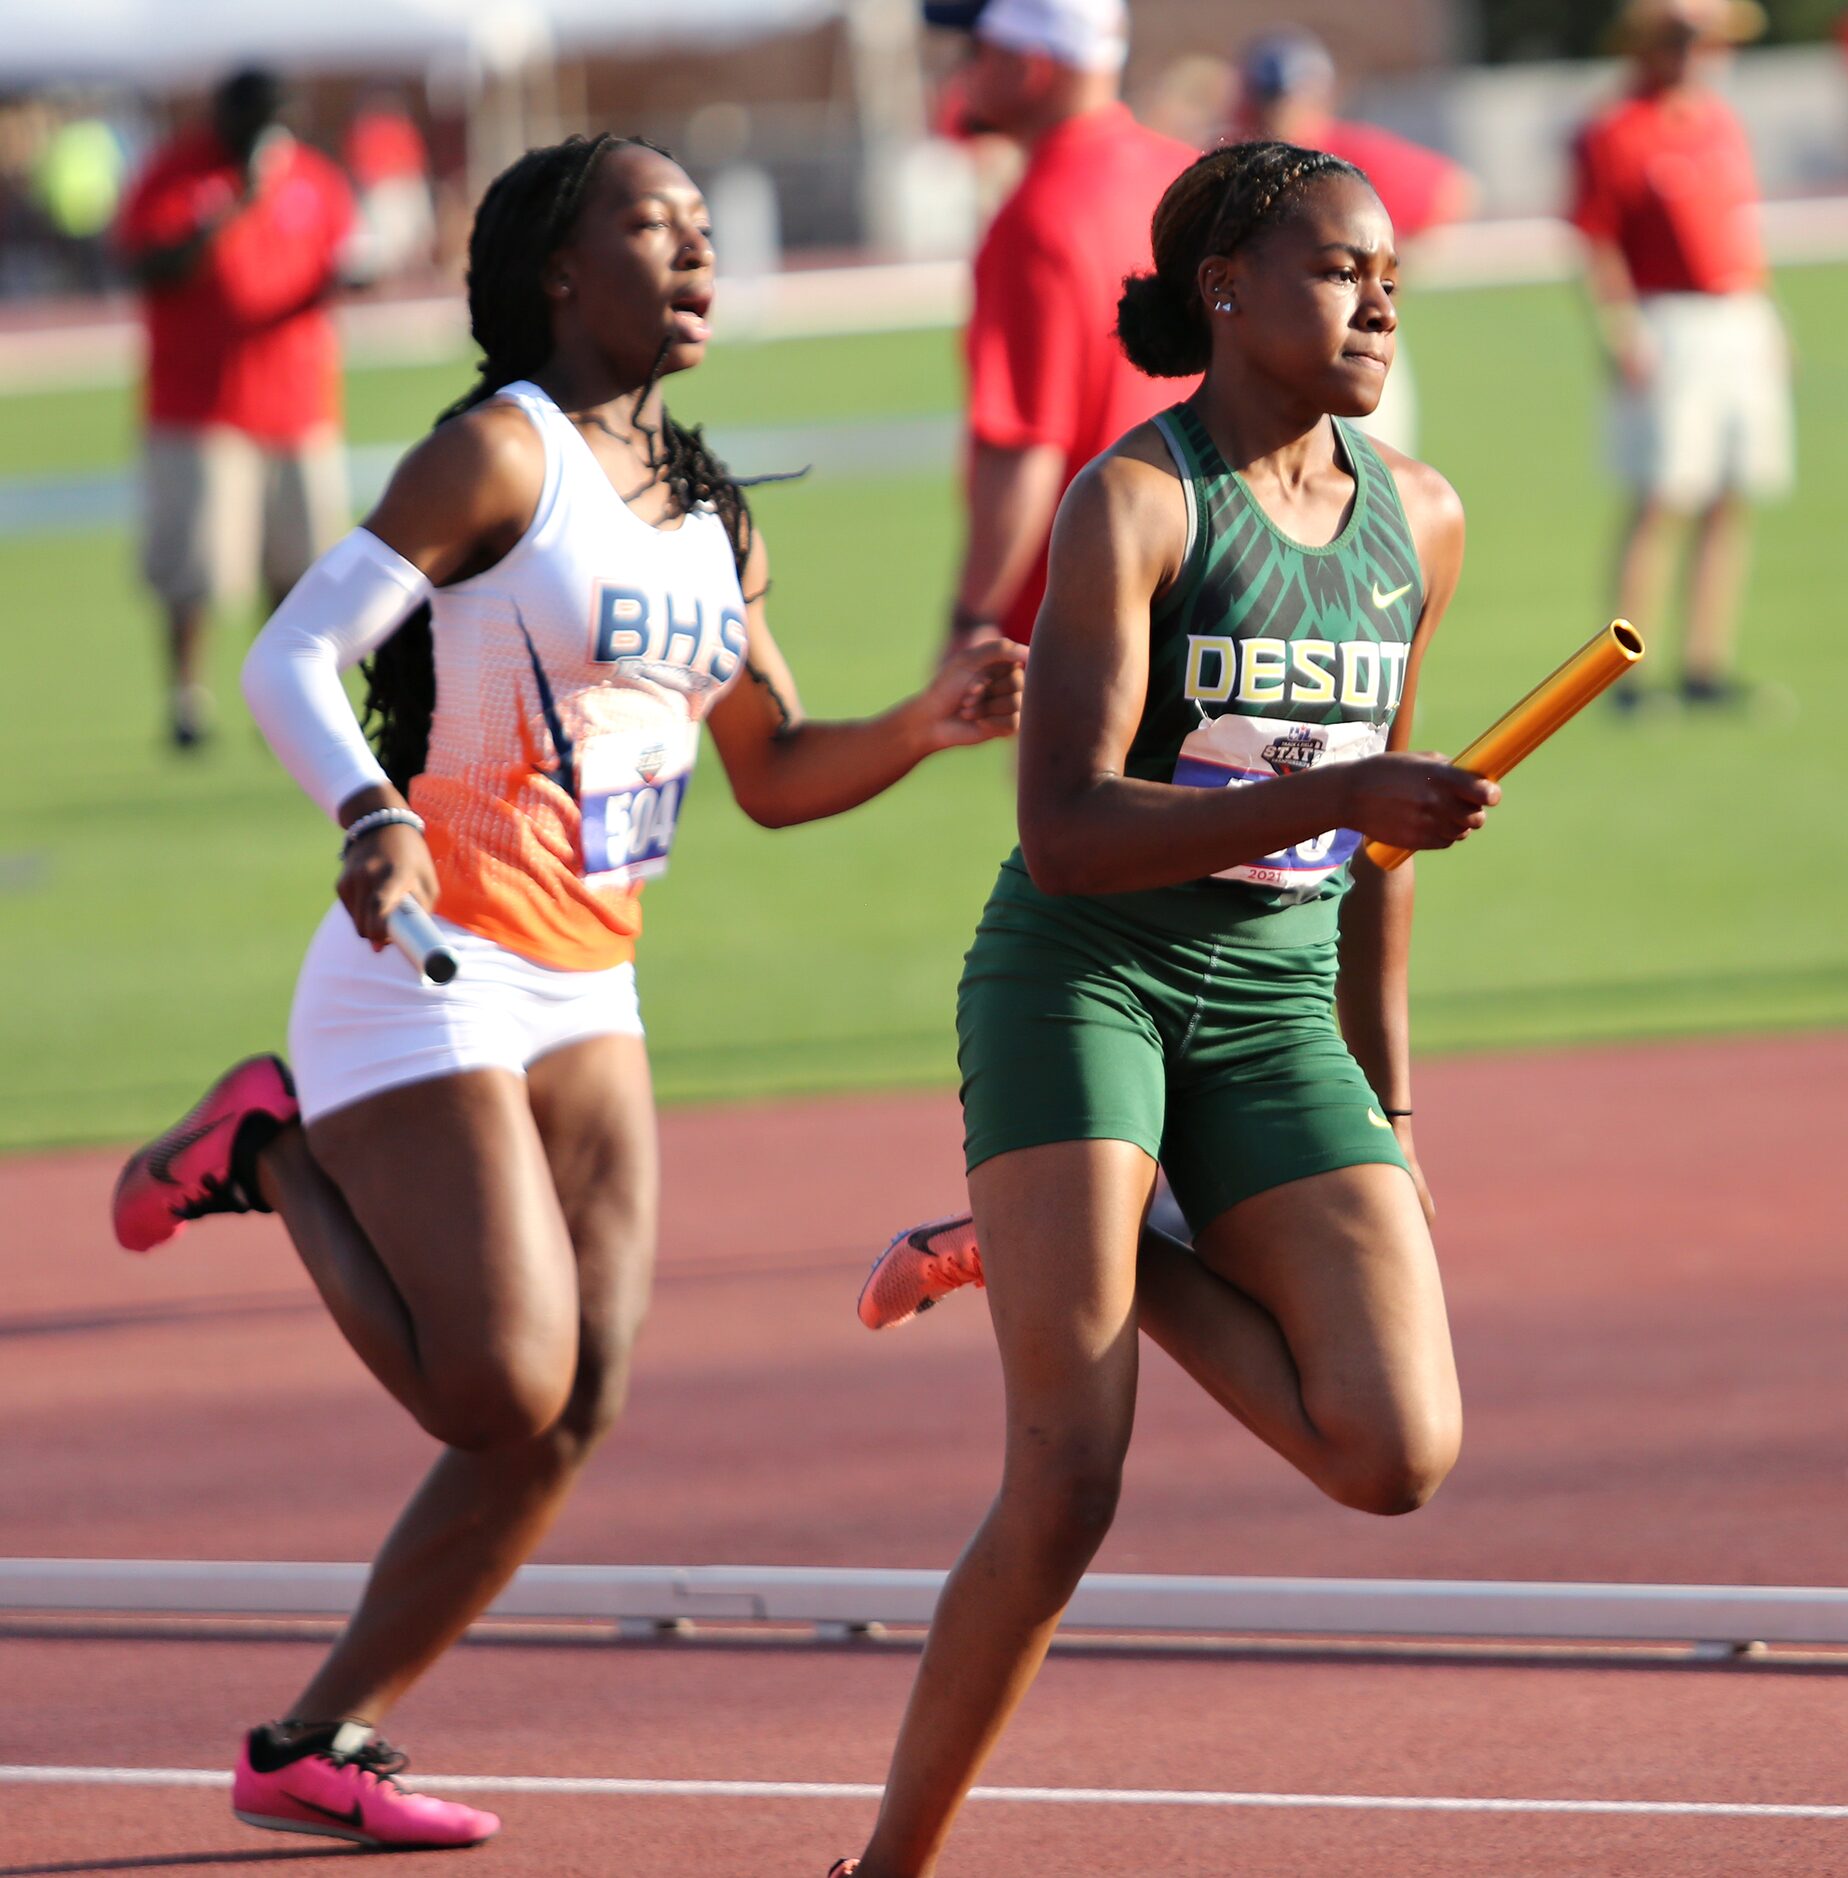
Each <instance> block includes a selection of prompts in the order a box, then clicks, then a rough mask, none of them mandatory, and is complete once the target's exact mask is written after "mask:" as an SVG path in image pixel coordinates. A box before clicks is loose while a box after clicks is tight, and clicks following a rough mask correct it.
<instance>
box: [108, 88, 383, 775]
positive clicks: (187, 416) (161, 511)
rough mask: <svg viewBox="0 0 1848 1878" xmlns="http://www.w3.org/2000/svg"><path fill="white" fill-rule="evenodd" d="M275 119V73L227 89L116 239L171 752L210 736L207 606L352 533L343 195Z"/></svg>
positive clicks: (278, 586) (168, 154)
mask: <svg viewBox="0 0 1848 1878" xmlns="http://www.w3.org/2000/svg"><path fill="white" fill-rule="evenodd" d="M281 107H282V93H281V87H280V84H279V82H278V81H277V79H276V78H275V77H274V76H273V75H272V74H270V73H268V72H265V71H259V70H249V71H242V72H239V73H237V74H235V75H234V76H233V77H231V78H228V79H226V80H225V82H224V83H223V84H221V85H220V86H219V87H218V89H217V91H216V92H215V93H214V94H213V98H212V108H211V114H210V118H209V121H207V122H206V123H203V124H199V125H196V126H193V127H191V128H188V129H186V130H183V131H182V132H180V134H179V135H178V136H176V137H174V138H173V139H172V140H171V141H170V142H169V143H168V144H166V145H165V146H164V147H163V148H162V149H160V150H158V151H156V152H155V154H154V156H153V158H152V159H151V161H150V162H149V164H148V167H147V168H146V170H145V171H144V172H143V173H142V175H141V177H140V178H139V179H138V181H137V182H136V183H135V185H134V187H133V189H132V190H131V191H130V193H129V197H128V200H127V202H126V203H125V204H124V205H123V209H122V214H121V218H120V220H119V221H118V222H117V225H116V242H117V245H118V247H119V248H120V250H121V252H122V254H123V256H124V258H125V260H126V261H127V263H128V266H129V268H130V269H131V271H132V273H133V275H134V278H135V280H136V282H137V284H138V285H139V286H140V288H141V293H142V316H143V320H144V322H145V324H146V327H147V347H148V362H147V381H146V391H145V403H144V415H145V419H146V423H147V444H146V477H147V489H146V502H145V508H144V527H145V535H144V540H143V548H142V572H143V574H144V575H145V576H146V578H147V581H148V584H149V585H150V586H151V587H152V588H153V589H154V591H155V593H156V594H157V595H158V596H159V599H160V601H161V604H162V606H163V607H164V609H165V613H166V624H167V635H168V648H169V656H170V664H171V677H172V694H171V710H170V718H169V727H170V730H171V733H172V737H173V741H174V743H175V744H176V745H177V746H179V747H180V748H181V749H188V748H191V747H193V746H195V745H197V744H198V743H199V742H200V741H201V740H202V738H203V737H204V736H205V734H206V732H207V729H208V712H209V708H210V697H209V694H208V692H207V690H206V688H205V684H204V662H203V636H204V628H205V624H206V620H207V617H208V615H209V612H210V609H211V607H212V605H213V604H214V603H216V602H223V601H228V600H239V599H244V598H247V597H248V596H249V594H250V592H251V591H252V589H253V588H254V586H255V584H256V576H257V575H258V573H259V572H260V573H261V575H262V578H263V582H264V585H265V587H266V588H267V590H268V597H269V600H270V603H271V604H272V606H273V605H275V604H276V603H277V602H279V601H280V600H281V598H282V596H283V595H284V594H285V593H287V592H288V590H289V589H290V588H291V587H292V586H293V585H294V584H295V582H296V581H297V580H298V579H299V578H300V576H301V575H302V574H303V573H304V572H305V571H306V569H307V568H308V565H309V563H310V562H312V561H313V560H314V559H315V558H316V557H317V556H318V555H319V554H321V553H323V552H324V551H325V550H326V549H327V548H329V547H331V546H332V545H333V544H334V542H335V541H337V540H338V539H339V538H340V536H341V535H342V534H343V533H344V532H345V530H346V528H347V526H348V522H349V516H348V500H347V489H346V472H345V466H344V458H343V454H342V447H341V439H340V428H339V427H340V357H339V348H338V344H337V341H336V338H335V333H334V325H333V320H332V317H331V315H330V313H329V311H328V305H327V302H328V297H329V295H330V294H331V292H332V291H333V289H334V286H335V284H336V280H337V276H338V271H339V263H340V255H341V252H342V249H343V247H344V245H345V243H346V240H347V236H348V233H349V231H350V229H351V226H352V221H353V204H352V197H351V195H350V194H349V192H348V189H347V185H346V182H345V180H344V179H343V178H342V176H341V174H340V172H339V170H338V169H337V168H336V167H335V166H334V164H332V163H331V162H329V161H328V159H327V158H326V157H323V156H322V155H320V154H319V153H318V152H317V151H314V150H311V149H309V148H308V147H307V146H306V145H304V144H301V143H299V142H297V141H296V139H295V138H294V137H293V136H291V135H290V133H289V132H288V131H287V130H286V129H285V128H284V127H283V125H282V123H281V121H280V114H281Z"/></svg>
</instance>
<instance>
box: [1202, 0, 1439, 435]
mask: <svg viewBox="0 0 1848 1878" xmlns="http://www.w3.org/2000/svg"><path fill="white" fill-rule="evenodd" d="M1337 83H1338V80H1337V74H1336V71H1335V61H1334V59H1333V57H1332V56H1331V54H1330V53H1329V50H1328V48H1327V47H1326V46H1325V45H1323V44H1322V42H1321V40H1319V39H1318V38H1316V36H1315V35H1314V34H1313V33H1309V32H1303V31H1301V30H1299V29H1296V28H1292V29H1290V30H1289V31H1286V32H1279V33H1267V34H1265V35H1264V36H1263V37H1262V38H1261V39H1254V40H1253V41H1252V42H1251V44H1250V45H1248V46H1247V47H1246V48H1245V50H1244V52H1243V54H1242V55H1241V57H1240V59H1239V94H1238V100H1237V106H1236V109H1235V111H1234V114H1233V120H1232V124H1231V126H1230V129H1229V132H1228V134H1229V135H1231V136H1233V137H1275V138H1277V139H1279V140H1280V141H1281V142H1283V143H1293V144H1298V145H1300V146H1301V147H1302V148H1303V149H1305V150H1326V151H1328V152H1329V153H1330V154H1331V155H1334V156H1338V157H1340V158H1342V159H1343V160H1344V161H1346V162H1349V163H1352V164H1354V165H1355V166H1356V167H1357V168H1359V169H1362V170H1365V171H1366V173H1367V179H1368V181H1370V182H1371V183H1372V184H1373V187H1374V189H1375V191H1376V192H1377V193H1378V195H1379V198H1380V201H1381V202H1382V203H1383V204H1384V205H1385V209H1386V213H1387V214H1388V215H1389V216H1390V217H1391V218H1392V228H1393V233H1394V235H1395V236H1396V237H1397V238H1398V242H1399V258H1400V261H1401V263H1403V262H1404V261H1405V258H1406V254H1407V251H1408V250H1409V248H1410V247H1411V245H1412V244H1413V243H1414V242H1416V241H1417V239H1418V237H1419V236H1420V235H1422V234H1423V233H1424V232H1425V231H1426V230H1427V229H1431V228H1436V227H1437V226H1438V225H1439V224H1440V223H1443V222H1453V221H1460V220H1462V219H1463V218H1464V217H1465V216H1467V215H1468V214H1469V213H1470V212H1471V210H1472V209H1473V208H1474V206H1475V201H1476V185H1475V183H1474V182H1473V181H1472V180H1471V178H1470V175H1469V172H1468V171H1467V170H1465V169H1464V168H1463V167H1462V165H1461V164H1458V163H1453V162H1452V161H1451V160H1450V159H1449V158H1448V157H1447V156H1445V155H1443V154H1442V153H1441V152H1440V151H1436V150H1429V149H1426V148H1425V146H1424V145H1423V144H1419V143H1413V142H1412V141H1411V140H1410V139H1409V138H1407V137H1398V136H1395V135H1394V134H1393V133H1392V132H1391V131H1389V130H1382V129H1381V128H1380V127H1379V126H1378V125H1377V124H1362V123H1357V122H1351V121H1348V120H1344V119H1341V118H1338V117H1336V116H1335V114H1334V105H1335V94H1336V89H1337ZM1361 427H1362V428H1363V429H1364V430H1366V431H1367V432H1368V433H1369V434H1370V435H1372V436H1375V437H1378V438H1379V439H1380V440H1381V441H1382V442H1383V443H1389V444H1391V445H1392V446H1393V447H1394V448H1395V449H1399V450H1404V451H1406V452H1407V453H1408V454H1412V455H1415V454H1416V453H1417V447H1418V400H1417V392H1416V388H1415V384H1414V380H1413V377H1412V369H1411V360H1410V358H1409V357H1408V356H1407V351H1406V344H1405V335H1404V333H1403V332H1401V333H1400V335H1399V338H1398V346H1397V351H1396V352H1395V354H1394V357H1393V364H1392V370H1391V372H1389V373H1388V374H1387V378H1386V392H1385V395H1384V396H1383V397H1382V398H1381V399H1380V402H1379V407H1378V409H1376V410H1375V411H1374V413H1373V415H1372V416H1371V417H1368V418H1363V419H1361Z"/></svg>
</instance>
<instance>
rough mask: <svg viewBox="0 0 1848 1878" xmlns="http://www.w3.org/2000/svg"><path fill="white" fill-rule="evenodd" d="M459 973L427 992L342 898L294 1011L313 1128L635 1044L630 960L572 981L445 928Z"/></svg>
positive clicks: (310, 959) (312, 955)
mask: <svg viewBox="0 0 1848 1878" xmlns="http://www.w3.org/2000/svg"><path fill="white" fill-rule="evenodd" d="M436 923H437V924H438V925H439V926H440V927H441V928H442V929H443V932H444V934H445V936H446V937H447V938H448V940H449V944H450V946H451V948H452V949H453V950H454V952H455V955H456V958H457V960H458V961H459V963H460V967H461V969H460V970H459V971H458V972H457V973H456V976H455V977H454V979H453V980H451V982H450V983H448V984H446V985H433V984H430V983H428V982H427V981H426V980H425V979H424V978H423V976H422V975H421V974H420V973H419V972H418V970H417V968H416V966H414V965H413V964H412V963H411V962H410V960H409V959H407V958H406V957H405V956H404V954H403V953H402V952H400V951H399V950H398V949H397V948H396V947H395V946H387V947H386V948H385V950H384V951H383V952H374V951H373V949H372V947H371V946H370V945H369V944H368V943H367V942H366V941H365V940H364V939H362V938H360V936H359V934H358V933H356V932H355V931H354V930H353V922H352V920H351V919H350V918H349V917H348V915H347V910H346V908H345V907H344V906H342V905H341V904H340V902H339V901H338V900H336V901H335V902H334V904H333V905H332V906H330V907H329V908H328V909H327V917H326V918H325V919H323V920H322V921H321V924H320V926H319V927H318V928H317V929H316V931H315V935H314V938H313V939H312V940H310V941H309V944H308V956H307V957H306V958H305V959H304V960H303V961H302V971H301V977H300V978H299V979H297V981H296V985H295V1005H294V1008H293V1009H292V1010H291V1011H290V1013H289V1066H290V1068H291V1069H292V1070H293V1072H294V1075H295V1091H296V1095H297V1096H298V1098H299V1099H300V1101H301V1105H302V1120H303V1121H305V1122H311V1121H314V1120H316V1119H317V1118H318V1117H320V1116H322V1115H327V1114H330V1113H331V1112H332V1111H333V1110H335V1109H343V1108H345V1107H346V1106H347V1105H348V1104H349V1103H353V1102H358V1101H362V1100H363V1099H364V1098H365V1097H367V1096H373V1095H377V1094H378V1093H379V1092H380V1091H381V1090H384V1089H395V1088H397V1087H398V1086H399V1085H400V1084H402V1083H411V1082H424V1081H426V1080H427V1079H428V1078H430V1077H432V1076H453V1075H455V1074H457V1073H458V1072H459V1071H462V1070H471V1069H507V1070H512V1071H513V1072H514V1074H515V1075H524V1074H525V1072H526V1069H527V1066H528V1065H529V1064H531V1063H534V1062H536V1061H537V1060H538V1059H539V1058H540V1057H542V1056H546V1055H548V1054H549V1053H550V1052H552V1051H553V1050H558V1049H562V1048H563V1047H564V1046H565V1045H566V1044H570V1043H581V1042H583V1041H584V1039H585V1038H587V1037H612V1036H614V1037H639V1036H641V1034H642V1014H641V1008H640V1006H639V1004H638V1003H637V1001H636V995H635V966H634V964H633V963H632V962H630V963H624V964H622V965H612V966H610V967H609V968H608V969H607V970H605V971H598V972H565V971H556V970H554V969H553V968H552V967H551V966H549V965H538V964H535V963H534V962H533V961H532V960H531V959H527V958H522V957H521V956H520V955H519V954H518V953H517V952H509V951H508V950H507V949H506V947H504V946H498V945H496V944H495V943H494V942H493V941H492V940H491V939H483V938H482V937H481V936H480V935H479V934H477V933H472V932H468V931H466V930H465V929H464V928H463V927H460V926H457V925H455V924H454V923H453V922H451V921H449V920H446V919H439V920H438V921H437V922H436Z"/></svg>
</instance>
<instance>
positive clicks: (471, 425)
mask: <svg viewBox="0 0 1848 1878" xmlns="http://www.w3.org/2000/svg"><path fill="white" fill-rule="evenodd" d="M544 484H545V445H544V444H543V442H542V441H541V440H540V436H539V433H538V431H537V430H535V429H534V428H533V425H532V421H531V420H530V419H529V418H528V417H526V416H525V415H524V414H523V413H522V412H520V411H517V410H515V409H514V408H513V406H511V405H508V404H502V403H496V402H489V403H487V404H483V405H478V406H476V408H475V409H474V410H472V411H464V412H463V413H462V415H461V416H460V417H452V418H451V419H450V420H449V421H448V423H446V424H439V425H438V426H437V427H436V429H435V430H433V431H431V433H430V434H429V436H427V437H426V438H425V439H424V440H423V441H422V442H421V443H420V444H418V445H417V447H416V448H415V449H413V450H412V451H411V452H410V453H409V454H408V455H407V456H406V457H405V458H404V460H403V462H401V463H400V464H399V465H398V467H397V469H396V471H395V472H394V473H393V475H392V479H391V482H390V483H389V484H388V485H387V487H386V490H385V493H384V494H383V495H382V496H381V497H380V498H379V500H378V504H377V506H376V507H375V508H374V509H373V511H372V513H371V514H370V515H368V516H367V517H366V519H365V521H364V522H363V523H362V524H361V526H362V527H364V528H365V529H367V530H368V531H369V532H370V533H372V534H374V535H377V536H378V538H379V539H380V540H381V541H382V542H384V543H385V545H386V546H387V547H388V548H392V549H394V550H396V552H397V553H399V554H401V555H403V556H404V558H405V559H406V560H407V561H409V562H410V563H411V565H412V566H413V567H416V568H419V569H421V570H422V572H423V573H424V574H425V575H427V576H428V578H429V580H430V582H431V584H432V585H433V586H437V587H443V586H447V585H448V584H449V583H450V582H451V581H455V580H466V579H467V578H468V577H469V576H470V575H472V574H479V573H482V572H484V571H485V570H486V569H488V568H490V567H492V566H493V565H494V564H495V562H496V561H498V560H500V559H501V558H502V557H503V556H504V555H505V554H506V553H507V552H508V550H509V549H511V548H512V547H513V545H514V543H515V542H517V541H518V540H519V539H520V537H521V536H522V535H523V534H524V533H525V532H526V530H527V528H528V527H529V526H530V525H531V523H532V519H533V512H534V511H535V510H536V509H537V508H538V506H539V492H540V490H541V489H542V488H543V487H544Z"/></svg>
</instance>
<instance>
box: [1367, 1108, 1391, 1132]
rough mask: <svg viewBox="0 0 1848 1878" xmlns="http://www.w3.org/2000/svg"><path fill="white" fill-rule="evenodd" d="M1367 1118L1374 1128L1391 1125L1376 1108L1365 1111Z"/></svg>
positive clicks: (1389, 1126) (1388, 1127)
mask: <svg viewBox="0 0 1848 1878" xmlns="http://www.w3.org/2000/svg"><path fill="white" fill-rule="evenodd" d="M1367 1120H1368V1121H1370V1122H1371V1123H1372V1124H1373V1125H1374V1127H1375V1128H1386V1129H1390V1128H1391V1127H1392V1123H1391V1122H1389V1121H1388V1120H1387V1119H1386V1117H1385V1116H1384V1115H1382V1114H1380V1113H1379V1112H1378V1110H1376V1109H1369V1110H1368V1111H1367Z"/></svg>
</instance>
